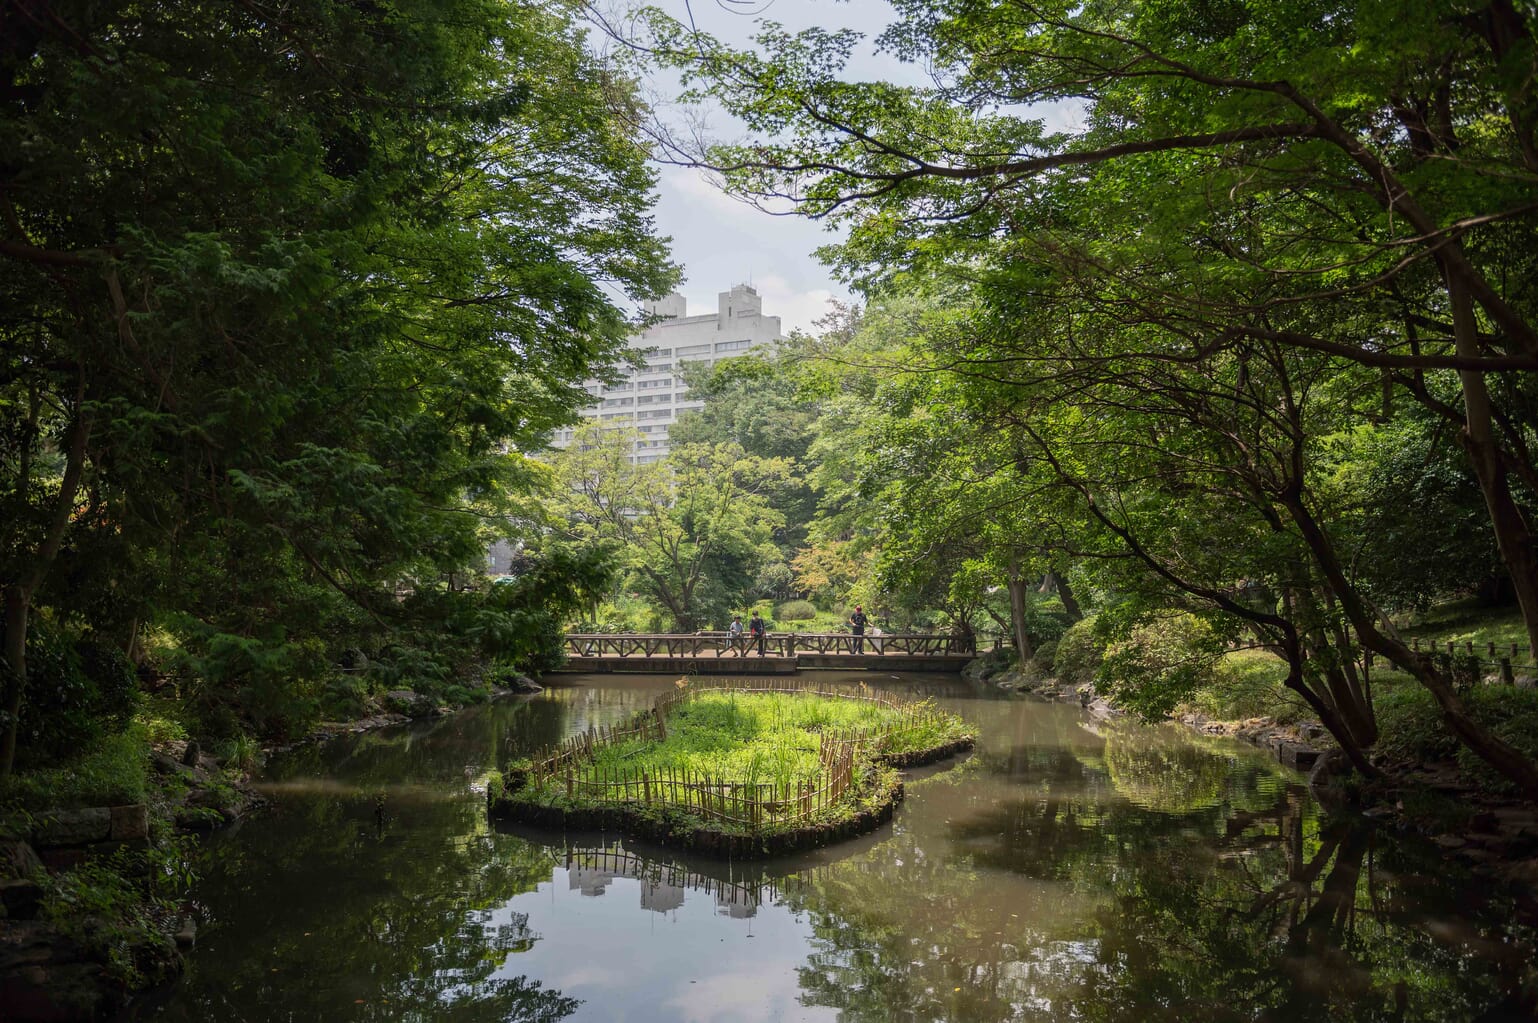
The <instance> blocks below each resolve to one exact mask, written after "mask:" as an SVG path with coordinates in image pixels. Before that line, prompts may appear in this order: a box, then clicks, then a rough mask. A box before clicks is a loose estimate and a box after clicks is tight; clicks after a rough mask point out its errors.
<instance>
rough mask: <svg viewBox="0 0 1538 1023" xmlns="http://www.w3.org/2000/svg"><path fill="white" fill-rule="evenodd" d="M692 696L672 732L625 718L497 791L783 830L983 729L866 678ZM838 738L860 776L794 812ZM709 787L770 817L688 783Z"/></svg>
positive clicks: (873, 793) (671, 717) (858, 800)
mask: <svg viewBox="0 0 1538 1023" xmlns="http://www.w3.org/2000/svg"><path fill="white" fill-rule="evenodd" d="M690 695H691V696H692V698H690V699H687V700H685V701H683V702H681V703H680V704H678V705H675V706H673V707H672V708H671V710H669V711H668V712H667V714H666V718H665V722H666V737H665V738H664V737H660V736H658V734H657V732H656V731H655V728H654V726H653V727H652V728H650V729H647V730H646V731H645V732H644V733H637V734H635V735H633V736H632V735H626V734H624V733H625V731H626V729H625V728H621V729H619V732H620V733H621V734H620V735H619V736H618V737H617V738H616V739H614V740H613V741H608V742H599V743H596V744H595V745H594V748H593V750H592V753H591V755H590V756H583V757H579V758H577V759H576V760H575V761H574V762H570V763H568V764H565V765H562V766H560V767H559V768H558V769H556V770H554V771H551V772H548V773H545V772H542V771H541V770H540V769H539V763H540V762H539V761H538V760H535V759H524V760H520V761H516V762H514V763H512V764H509V765H508V769H507V771H506V772H505V779H506V780H505V783H503V781H502V777H503V776H499V778H498V783H499V784H497V785H496V786H495V791H494V792H493V793H489V795H490V797H491V802H492V803H493V804H496V803H497V802H498V801H500V800H502V799H506V800H510V801H513V802H517V803H524V804H537V805H541V806H547V807H556V808H559V809H565V810H580V809H591V808H594V807H597V806H610V805H615V804H627V805H630V806H631V808H632V809H633V810H634V811H635V812H637V813H640V814H662V815H664V816H671V817H673V818H676V819H677V820H678V822H679V823H682V824H692V825H694V826H699V825H701V824H704V823H706V822H707V821H708V822H709V823H710V825H711V826H712V827H719V828H720V829H721V830H723V831H726V832H729V833H742V832H745V831H750V830H756V831H758V832H760V833H771V832H775V831H785V830H793V829H794V828H796V827H799V826H807V825H811V824H817V823H824V822H827V821H834V820H839V819H843V818H846V817H849V816H852V815H854V814H857V813H859V812H861V811H862V810H863V809H866V808H867V805H866V804H867V803H869V802H870V801H871V800H872V799H873V798H875V797H877V796H879V794H881V793H885V792H888V791H890V790H891V789H892V788H893V787H894V786H895V784H896V780H897V779H896V775H895V771H893V769H892V768H891V767H890V766H888V765H889V763H890V762H892V761H898V762H902V761H904V760H906V759H907V758H910V757H921V756H922V755H923V754H925V753H935V754H937V755H938V754H939V753H940V752H942V751H950V750H952V749H955V748H958V747H959V746H961V745H964V744H965V743H966V742H967V741H968V740H970V738H971V736H970V734H969V732H968V729H967V726H966V724H965V722H963V721H962V720H961V719H960V718H959V717H957V716H956V715H954V714H950V713H947V712H945V711H941V710H939V709H938V708H936V707H935V706H934V704H933V703H932V702H929V701H925V702H922V703H911V704H896V703H888V702H886V701H885V700H882V699H878V698H875V697H874V696H870V697H867V696H866V695H865V690H864V689H863V687H862V690H861V691H860V692H857V693H851V694H849V695H848V696H840V695H829V694H810V693H798V692H740V691H733V690H730V689H728V690H724V691H712V690H705V691H702V692H699V693H697V694H690ZM647 720H654V719H653V718H652V714H651V712H648V713H646V714H643V715H641V716H640V717H639V718H638V719H637V722H636V723H640V722H642V721H647ZM829 741H831V743H832V744H833V745H834V746H838V745H841V744H843V743H846V742H847V743H849V744H850V746H851V747H852V750H853V752H852V754H851V755H852V758H853V760H852V764H851V767H850V771H849V776H848V777H849V782H848V785H847V787H842V788H839V789H837V790H835V791H836V797H830V798H828V799H827V800H826V801H825V802H824V803H818V804H816V805H817V807H818V809H817V812H815V813H811V814H808V813H802V814H799V815H797V814H795V813H793V812H792V811H793V809H794V806H795V804H796V800H797V798H798V796H799V795H801V794H803V793H815V792H819V791H825V790H826V787H827V785H828V783H829V778H830V774H831V773H833V772H830V770H829V765H830V760H829V759H827V757H826V752H827V750H828V749H829V745H828V743H829ZM504 785H505V787H504ZM700 786H703V787H706V788H708V789H709V790H710V791H711V792H713V793H717V794H718V795H722V796H724V797H725V798H727V799H739V798H747V799H751V800H757V801H759V802H760V803H761V804H762V805H763V807H764V809H763V810H762V811H761V813H762V814H763V816H762V818H761V819H760V820H759V821H758V823H757V825H756V826H749V825H746V824H745V823H744V822H743V821H740V820H732V819H729V817H726V816H720V815H713V814H712V813H711V812H710V811H709V810H708V809H704V808H702V807H700V806H697V805H691V804H690V803H689V797H688V796H687V795H686V796H685V797H684V800H683V802H682V803H680V802H678V800H677V798H676V797H677V795H678V794H680V793H684V792H695V793H697V792H698V791H699V787H700ZM670 794H671V798H670ZM739 805H740V804H739ZM781 818H785V819H781ZM790 818H794V819H790Z"/></svg>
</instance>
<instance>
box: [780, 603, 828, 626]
mask: <svg viewBox="0 0 1538 1023" xmlns="http://www.w3.org/2000/svg"><path fill="white" fill-rule="evenodd" d="M774 617H775V618H776V620H778V621H782V622H797V623H799V622H810V621H813V620H815V619H816V618H817V605H815V604H813V603H812V602H811V601H810V600H787V601H786V602H785V603H783V604H781V605H780V606H779V607H777V608H775V610H774Z"/></svg>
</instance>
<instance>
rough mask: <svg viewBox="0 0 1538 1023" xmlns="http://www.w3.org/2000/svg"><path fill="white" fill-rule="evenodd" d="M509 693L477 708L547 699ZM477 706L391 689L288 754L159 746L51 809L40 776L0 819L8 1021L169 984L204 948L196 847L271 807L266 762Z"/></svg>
mask: <svg viewBox="0 0 1538 1023" xmlns="http://www.w3.org/2000/svg"><path fill="white" fill-rule="evenodd" d="M514 682H515V687H514V688H508V687H495V688H493V689H490V690H485V691H482V692H484V694H485V695H484V696H483V697H482V700H484V699H496V698H498V697H502V696H508V695H513V694H515V693H519V692H538V691H539V690H540V688H541V687H540V686H539V685H538V684H537V683H535V682H534V681H533V680H531V679H527V678H525V677H522V676H520V677H518V678H516V679H515V680H514ZM472 702H474V701H472ZM470 705H471V703H461V704H458V705H450V704H445V703H439V702H437V701H434V700H431V699H428V698H426V697H423V696H421V695H420V694H418V693H415V692H412V691H410V690H396V691H392V692H388V693H385V694H382V695H381V696H379V697H376V698H374V699H371V700H370V701H369V702H368V703H367V704H366V705H365V707H364V713H363V714H362V715H361V716H359V717H358V718H355V719H353V720H348V721H327V722H321V723H319V724H317V725H316V726H315V727H314V728H313V729H311V730H310V731H309V732H308V733H307V734H306V735H305V736H304V737H303V738H300V739H298V740H295V741H292V742H287V743H281V744H268V745H264V746H260V747H257V746H255V745H254V744H237V752H236V753H232V754H231V755H229V756H226V757H222V758H221V757H217V756H214V755H212V754H210V753H208V752H206V751H205V750H204V749H203V748H202V747H201V746H200V744H199V743H198V742H196V741H194V740H189V739H186V738H179V737H178V738H169V739H167V738H163V737H157V739H156V740H155V741H146V742H144V745H143V747H142V753H141V754H136V756H140V755H142V757H143V760H144V763H143V764H142V765H138V767H142V771H140V770H137V769H136V767H135V765H125V764H116V765H112V766H111V767H110V768H108V769H107V770H105V771H102V772H100V773H102V774H104V775H106V774H109V773H113V772H115V773H120V774H125V775H129V776H130V777H131V780H130V781H128V782H124V781H122V780H120V779H116V778H111V779H109V780H106V781H102V782H97V783H95V784H91V783H90V782H85V783H81V784H72V785H59V786H57V787H56V789H55V790H56V792H59V793H60V794H61V795H62V796H63V798H60V799H58V800H57V801H53V800H49V799H48V798H47V794H48V790H49V788H50V787H52V786H50V785H49V783H48V781H47V779H46V778H45V779H34V780H33V781H34V784H31V785H29V786H27V788H26V790H24V794H21V795H18V794H17V793H16V792H12V793H9V795H10V796H11V799H10V800H9V801H8V804H7V807H6V809H5V811H4V812H3V813H0V1005H4V1006H5V1013H4V1014H3V1015H0V1018H3V1019H4V1020H6V1021H7V1023H10V1021H17V1023H22V1021H31V1020H48V1021H54V1023H58V1021H72V1020H81V1021H87V1020H99V1019H105V1018H109V1017H110V1016H111V1015H113V1014H114V1013H116V1012H119V1011H121V1010H122V1009H123V1008H124V1007H125V1006H126V1005H127V1004H128V1003H129V1002H130V1001H132V1000H133V999H134V998H135V997H137V996H138V995H139V994H140V993H142V992H145V991H148V990H151V989H154V988H158V987H161V986H163V985H165V984H168V983H170V982H172V981H174V980H175V979H176V978H177V977H178V976H179V975H180V974H181V972H182V969H183V966H184V963H183V959H182V953H183V952H185V951H186V950H188V949H190V948H192V946H193V944H194V943H195V942H196V940H197V927H198V921H197V918H196V915H195V914H194V913H193V912H192V910H191V908H190V907H188V906H186V905H184V904H183V903H182V902H181V900H180V895H181V889H182V888H184V887H185V884H186V882H187V881H188V880H190V876H191V874H190V868H189V867H188V865H187V860H188V858H189V857H190V855H191V853H192V851H193V845H194V844H195V843H196V841H197V840H199V839H200V838H201V837H203V836H206V835H208V834H210V833H212V832H214V831H217V830H219V829H221V828H227V827H231V826H233V825H235V824H238V823H241V822H243V821H246V820H248V819H249V818H251V817H252V816H253V815H256V814H258V813H260V811H261V810H263V809H264V808H265V807H266V806H267V805H268V801H267V800H266V799H265V798H264V797H263V796H261V795H260V794H258V793H257V792H255V791H254V790H253V789H252V788H251V787H250V785H249V782H250V777H251V772H252V771H253V770H255V769H256V768H257V767H258V766H260V764H261V763H262V761H263V760H265V759H266V758H267V757H269V756H273V755H276V754H280V753H285V752H289V751H292V750H294V749H297V748H299V747H302V746H306V745H314V744H321V743H326V742H329V741H331V740H334V739H336V738H338V737H340V736H344V735H352V734H357V733H361V732H367V731H373V730H376V729H380V728H387V727H391V726H394V725H401V724H406V723H409V722H411V721H414V720H422V719H428V718H434V717H441V716H445V715H449V714H452V713H455V712H456V711H458V710H462V709H464V707H466V706H470ZM125 768H126V770H125ZM77 773H79V772H77ZM85 773H91V772H90V771H87V772H85ZM45 774H46V772H45ZM93 790H94V794H93Z"/></svg>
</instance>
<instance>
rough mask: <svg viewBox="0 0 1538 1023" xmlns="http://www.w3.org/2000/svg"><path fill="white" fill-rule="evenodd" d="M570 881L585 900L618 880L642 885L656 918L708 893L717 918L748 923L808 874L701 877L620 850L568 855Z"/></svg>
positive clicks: (674, 865)
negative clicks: (692, 891)
mask: <svg viewBox="0 0 1538 1023" xmlns="http://www.w3.org/2000/svg"><path fill="white" fill-rule="evenodd" d="M566 870H567V881H568V883H569V884H570V886H571V887H572V888H573V889H581V891H582V894H584V895H602V894H603V893H604V889H605V888H606V887H607V886H608V884H609V882H611V881H613V880H614V879H615V878H617V877H622V878H628V879H630V880H634V881H639V882H640V883H641V908H642V909H649V910H651V911H652V912H654V913H668V912H671V911H672V910H675V909H679V908H680V907H682V906H683V904H684V898H685V895H686V893H687V891H688V889H690V888H693V889H695V890H696V891H702V892H708V893H709V894H710V895H712V896H713V897H714V898H715V902H716V913H717V915H719V916H727V917H731V918H732V919H734V920H746V919H748V918H750V917H752V916H754V915H756V914H757V913H758V907H759V906H761V905H763V903H764V902H765V901H766V900H773V899H775V898H777V897H779V895H780V894H781V893H782V892H783V891H784V890H785V887H786V886H787V885H789V884H795V883H798V882H800V881H803V880H806V879H807V877H809V876H810V874H809V873H808V872H803V873H802V874H800V875H791V876H788V877H780V878H766V877H758V878H754V879H751V880H749V879H744V880H741V881H735V880H729V879H725V878H719V877H711V876H710V875H708V874H701V873H696V872H693V871H690V870H688V869H687V868H685V867H683V866H681V865H679V864H677V863H659V862H657V861H655V860H647V859H643V858H642V857H640V856H636V855H633V854H632V853H628V852H624V851H623V850H621V849H618V848H612V849H567V850H566Z"/></svg>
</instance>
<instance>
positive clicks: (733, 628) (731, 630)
mask: <svg viewBox="0 0 1538 1023" xmlns="http://www.w3.org/2000/svg"><path fill="white" fill-rule="evenodd" d="M726 638H727V649H728V650H735V651H736V652H737V656H738V657H741V656H742V655H743V654H744V653H745V651H744V650H743V648H742V615H732V624H731V625H728V626H727V627H726Z"/></svg>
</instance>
